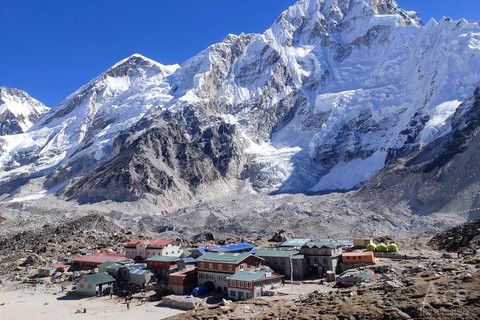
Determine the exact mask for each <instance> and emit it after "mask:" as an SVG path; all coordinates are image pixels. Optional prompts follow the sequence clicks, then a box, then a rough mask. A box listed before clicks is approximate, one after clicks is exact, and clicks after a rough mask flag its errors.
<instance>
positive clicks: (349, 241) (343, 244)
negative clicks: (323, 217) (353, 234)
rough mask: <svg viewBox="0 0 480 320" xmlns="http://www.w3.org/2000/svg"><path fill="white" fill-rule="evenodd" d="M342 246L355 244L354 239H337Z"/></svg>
mask: <svg viewBox="0 0 480 320" xmlns="http://www.w3.org/2000/svg"><path fill="white" fill-rule="evenodd" d="M337 242H338V243H339V244H340V245H341V246H353V240H337Z"/></svg>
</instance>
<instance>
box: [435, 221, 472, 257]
mask: <svg viewBox="0 0 480 320" xmlns="http://www.w3.org/2000/svg"><path fill="white" fill-rule="evenodd" d="M429 244H430V245H431V246H432V247H434V248H435V249H437V250H447V251H458V249H460V248H471V249H479V248H480V218H478V219H475V220H473V221H470V222H467V223H463V224H461V225H459V226H456V227H454V228H452V229H449V230H446V231H444V232H440V233H438V234H436V235H435V236H434V237H433V238H432V240H430V242H429Z"/></svg>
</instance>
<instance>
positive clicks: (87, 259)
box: [72, 253, 125, 268]
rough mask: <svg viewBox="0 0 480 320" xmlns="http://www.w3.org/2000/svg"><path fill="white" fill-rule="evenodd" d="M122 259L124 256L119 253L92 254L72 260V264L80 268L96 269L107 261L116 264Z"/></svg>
mask: <svg viewBox="0 0 480 320" xmlns="http://www.w3.org/2000/svg"><path fill="white" fill-rule="evenodd" d="M124 259H125V255H124V254H121V253H93V254H89V255H85V256H80V257H76V258H73V259H72V264H76V265H78V266H79V267H81V268H96V267H98V266H99V265H100V264H102V263H104V262H107V261H112V262H118V261H121V260H124Z"/></svg>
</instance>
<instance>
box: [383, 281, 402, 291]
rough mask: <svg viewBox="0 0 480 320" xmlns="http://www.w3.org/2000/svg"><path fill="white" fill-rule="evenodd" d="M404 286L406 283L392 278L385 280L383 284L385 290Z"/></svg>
mask: <svg viewBox="0 0 480 320" xmlns="http://www.w3.org/2000/svg"><path fill="white" fill-rule="evenodd" d="M402 287H404V284H403V283H402V282H401V281H400V280H390V281H386V282H385V284H384V285H383V290H385V291H387V292H389V291H393V290H394V289H396V288H402Z"/></svg>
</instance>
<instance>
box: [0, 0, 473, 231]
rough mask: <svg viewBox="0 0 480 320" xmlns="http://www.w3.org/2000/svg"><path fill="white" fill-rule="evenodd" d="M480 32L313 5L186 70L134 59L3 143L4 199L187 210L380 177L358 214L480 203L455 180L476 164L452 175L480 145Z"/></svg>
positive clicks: (468, 185) (391, 12) (369, 183)
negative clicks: (479, 136) (479, 135)
mask: <svg viewBox="0 0 480 320" xmlns="http://www.w3.org/2000/svg"><path fill="white" fill-rule="evenodd" d="M479 34H480V26H479V24H478V23H476V22H467V21H465V20H458V21H453V20H452V19H449V18H444V19H442V20H441V21H438V22H437V21H435V20H433V19H431V20H430V21H429V22H428V23H426V24H423V22H422V21H421V20H420V19H419V17H418V16H417V15H416V14H415V13H414V12H407V11H404V10H402V9H401V8H399V7H398V5H397V4H396V2H395V1H393V0H355V1H354V0H301V1H299V2H297V3H296V4H295V5H294V6H292V7H290V8H289V9H288V10H286V11H285V12H284V13H283V14H282V15H281V16H280V17H279V18H278V19H277V21H276V22H275V23H274V24H273V25H272V27H271V28H270V29H268V30H267V31H265V32H264V33H263V34H248V35H246V34H241V35H228V36H227V37H226V38H225V39H224V40H223V41H222V42H220V43H217V44H214V45H212V46H210V47H208V48H207V49H205V50H204V51H202V52H200V53H199V54H198V55H196V56H194V57H192V58H191V59H189V60H187V61H186V62H185V63H183V64H182V65H181V66H163V65H161V64H159V63H157V62H154V61H152V60H150V59H148V58H145V57H143V56H141V55H137V54H136V55H133V56H131V57H129V58H127V59H125V60H123V61H121V62H119V63H118V64H116V65H115V66H113V67H112V68H111V69H109V70H107V71H106V72H105V73H103V74H102V75H100V76H99V77H97V78H96V79H94V80H92V81H91V82H90V83H88V84H87V85H85V86H84V87H82V88H80V89H79V90H77V91H76V92H75V93H73V94H72V95H70V96H69V97H67V98H66V99H65V100H64V101H63V102H62V103H61V104H60V105H59V106H57V107H55V108H53V109H52V110H51V111H50V112H49V113H48V114H46V115H45V116H44V117H42V119H41V120H39V121H37V122H36V123H35V125H34V126H33V127H32V128H31V129H30V130H29V131H28V132H26V133H24V134H22V135H16V136H3V137H1V138H0V139H1V140H2V153H1V154H0V166H1V169H2V172H1V173H0V195H1V197H2V198H1V200H3V201H4V202H6V203H11V202H12V201H13V202H14V203H16V202H19V201H24V200H32V199H40V198H43V197H46V196H48V195H51V196H53V195H56V196H58V197H60V198H61V199H65V200H75V201H77V202H79V203H82V204H95V203H99V202H109V201H113V202H132V201H143V200H146V201H148V202H149V203H153V204H154V205H155V206H156V207H157V208H158V210H175V209H179V208H183V207H190V206H194V205H195V204H196V203H199V202H201V201H214V200H216V199H220V200H221V199H223V198H225V197H229V196H230V197H231V196H232V195H235V194H243V195H245V194H247V195H248V194H258V193H259V194H263V193H268V192H273V193H307V194H318V193H330V192H332V191H342V192H345V191H349V190H353V189H359V188H361V187H362V186H364V185H365V184H366V185H365V187H363V188H362V189H361V190H360V191H359V192H355V193H349V194H346V195H345V203H346V204H345V205H346V206H347V205H348V206H351V207H350V208H349V209H350V211H349V210H348V209H347V210H346V212H349V213H348V214H350V213H352V212H355V213H363V214H366V215H367V216H369V217H371V216H370V214H371V213H374V212H376V213H377V214H379V215H380V216H384V217H388V218H385V220H388V221H391V220H389V219H390V217H391V216H392V214H393V215H395V214H398V217H401V219H407V218H406V217H405V215H406V216H407V217H408V215H410V214H411V213H415V214H430V213H435V212H436V213H438V212H440V213H441V212H443V211H451V210H452V209H456V208H457V207H458V206H459V205H464V206H470V205H474V204H476V201H477V200H476V198H475V197H471V195H473V194H475V193H476V192H477V191H480V189H479V188H478V186H477V184H478V183H477V179H476V175H472V178H471V179H470V180H468V179H467V180H465V179H463V180H462V181H465V183H464V185H463V186H458V187H455V190H450V189H449V187H448V185H449V184H448V181H450V179H457V180H458V179H459V178H461V177H462V176H463V174H462V173H458V171H456V172H457V173H458V174H446V175H443V176H442V175H441V174H442V173H447V172H452V173H453V172H454V171H449V170H447V169H446V167H445V166H448V167H451V166H452V165H453V163H455V162H456V161H458V160H460V161H461V157H462V155H464V156H467V155H468V154H469V153H468V152H469V151H468V150H470V148H469V146H468V145H469V144H472V146H473V144H474V143H475V141H476V132H477V131H476V129H475V128H476V124H475V123H476V120H475V115H476V114H478V113H477V111H476V107H475V106H476V103H470V102H471V101H472V99H473V100H475V99H476V98H475V97H476V92H477V91H476V89H475V88H476V87H477V85H478V79H480V77H479V74H480V54H479V53H480V36H479ZM472 93H473V94H472ZM469 96H470V98H469ZM462 103H463V104H462ZM469 119H470V120H469ZM472 119H473V120H472ZM462 146H463V147H462ZM432 150H433V151H432ZM471 150H474V149H473V148H472V149H471ZM432 152H433V153H432ZM435 157H436V158H437V160H434V158H435ZM420 163H422V165H421V166H419V164H420ZM472 163H473V162H472ZM398 168H404V169H401V170H404V171H406V173H405V174H403V173H402V174H401V175H395V174H396V173H397V171H395V170H396V169H398ZM429 168H430V169H429ZM392 172H393V173H392ZM428 172H430V174H429V173H428ZM464 174H467V173H464ZM406 175H410V176H411V177H412V179H413V180H414V181H415V183H416V184H413V186H414V187H413V188H412V184H408V183H407V181H411V180H409V179H405V180H404V181H402V179H403V177H405V176H406ZM439 175H440V176H441V178H442V179H438V177H439ZM372 177H373V178H372ZM435 183H437V184H438V185H439V186H438V187H435V188H430V186H431V185H432V184H435ZM438 188H440V189H441V188H444V189H445V190H446V191H445V192H448V196H445V197H443V198H442V199H440V200H442V201H439V196H437V193H436V191H438ZM447 189H448V190H447ZM466 190H468V192H467V193H465V192H464V191H466ZM462 192H463V193H462ZM445 194H446V193H445ZM460 194H463V196H464V197H465V198H468V197H469V195H470V198H469V200H468V201H467V203H465V202H463V203H462V204H459V203H454V202H455V199H456V197H457V196H458V195H460ZM339 197H341V196H339ZM336 198H337V197H335V199H336ZM472 199H473V200H472ZM331 201H333V200H331ZM336 201H337V200H335V203H337V202H336ZM320 202H321V201H320ZM339 202H341V201H340V200H339ZM332 203H333V202H332ZM332 203H331V204H332ZM359 203H362V205H359ZM386 203H388V206H384V204H386ZM379 206H380V208H379ZM392 207H393V209H392ZM331 208H333V210H336V211H338V213H339V214H340V211H339V210H340V209H336V207H335V206H333V205H332V206H331ZM342 210H343V209H342ZM342 212H343V211H342ZM359 219H366V221H368V219H367V218H366V217H359ZM408 220H410V219H408ZM413 220H415V219H412V221H413ZM412 223H413V222H412ZM402 225H405V224H402Z"/></svg>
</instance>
